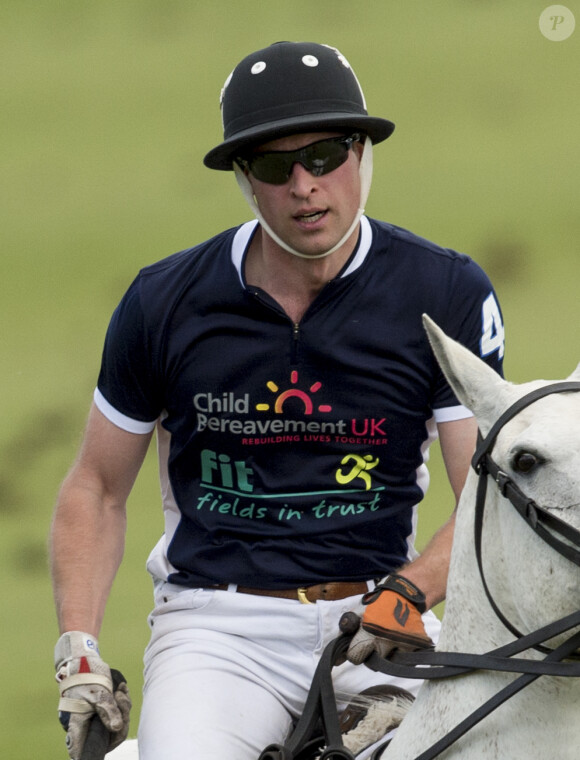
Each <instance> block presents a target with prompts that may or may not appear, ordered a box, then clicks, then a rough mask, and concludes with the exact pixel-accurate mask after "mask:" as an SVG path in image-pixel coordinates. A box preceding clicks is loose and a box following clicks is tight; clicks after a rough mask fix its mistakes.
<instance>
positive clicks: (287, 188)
mask: <svg viewBox="0 0 580 760" xmlns="http://www.w3.org/2000/svg"><path fill="white" fill-rule="evenodd" d="M340 134H341V133H338V132H323V133H320V132H314V133H303V134H297V135H291V136H289V137H281V138H279V139H277V140H272V141H270V142H267V143H264V144H263V145H260V146H259V147H258V148H256V151H255V152H256V153H263V152H265V151H289V150H298V149H300V148H304V147H306V146H307V145H310V144H311V143H314V142H318V141H320V140H325V139H327V138H329V137H337V136H339V135H340ZM362 149H363V146H362V144H361V143H359V142H356V143H354V145H353V148H352V149H351V150H349V151H348V157H347V160H346V161H345V162H344V163H343V164H342V165H341V166H339V167H338V168H336V169H334V171H331V172H330V173H328V174H324V175H322V176H321V177H315V176H314V175H313V174H311V173H310V172H309V171H308V170H307V169H306V168H305V167H304V166H302V164H299V163H295V164H294V166H293V167H292V170H291V174H290V177H289V179H288V181H287V182H285V183H284V184H281V185H273V184H269V183H267V182H261V181H260V180H258V179H256V178H255V177H254V176H253V175H252V173H251V171H250V172H249V174H248V179H249V181H250V184H251V186H252V190H253V192H254V196H255V198H256V202H257V204H258V207H259V209H260V211H261V213H262V214H263V216H264V219H265V221H266V222H267V223H268V224H269V225H270V226H271V227H272V229H273V231H274V232H275V233H276V234H277V235H279V236H280V237H281V238H282V240H284V241H285V242H286V243H287V244H288V245H290V246H292V247H293V248H295V249H296V250H298V251H300V252H301V253H305V254H312V255H315V254H319V253H322V252H324V251H327V250H329V249H330V248H332V247H333V246H334V245H335V244H336V243H337V242H338V241H339V240H340V239H341V237H342V236H343V235H344V234H345V232H346V231H347V230H348V228H349V227H350V225H351V224H352V221H353V219H354V217H355V215H356V213H357V211H358V208H359V203H360V177H359V163H360V157H361V154H362Z"/></svg>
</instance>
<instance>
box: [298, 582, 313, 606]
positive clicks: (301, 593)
mask: <svg viewBox="0 0 580 760" xmlns="http://www.w3.org/2000/svg"><path fill="white" fill-rule="evenodd" d="M307 590H308V589H307V588H306V587H305V586H300V588H297V589H296V595H297V596H298V601H299V602H300V604H312V602H311V601H310V599H309V598H308V597H307V596H306V592H307Z"/></svg>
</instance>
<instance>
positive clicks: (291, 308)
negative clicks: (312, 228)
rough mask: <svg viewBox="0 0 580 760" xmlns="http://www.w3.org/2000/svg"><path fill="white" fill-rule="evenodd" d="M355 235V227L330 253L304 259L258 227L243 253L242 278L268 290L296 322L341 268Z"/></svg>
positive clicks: (348, 254) (350, 252) (355, 237)
mask: <svg viewBox="0 0 580 760" xmlns="http://www.w3.org/2000/svg"><path fill="white" fill-rule="evenodd" d="M357 239H358V229H357V230H356V231H355V232H354V233H353V235H352V236H351V237H350V238H349V240H348V241H347V242H346V243H345V244H344V245H343V246H341V247H340V248H339V249H338V250H337V251H335V252H334V253H332V254H331V255H330V256H327V257H325V258H321V259H304V258H299V257H298V256H294V255H293V254H291V253H288V251H285V250H284V249H283V248H281V247H280V246H279V245H277V243H276V242H275V241H273V240H272V238H270V237H269V236H268V235H267V234H266V233H265V232H264V231H263V230H262V229H261V228H258V230H257V231H256V234H255V235H254V238H253V240H252V242H251V243H250V248H249V250H248V254H247V256H246V261H245V278H246V282H247V283H248V285H254V286H255V287H259V288H261V289H262V290H264V291H265V292H266V293H268V295H270V296H271V297H272V298H273V299H274V300H276V301H277V302H278V303H279V304H280V306H281V307H282V308H283V309H284V311H285V312H286V313H287V314H288V316H289V317H290V319H292V321H293V322H295V323H298V322H300V320H301V319H302V317H303V315H304V313H305V312H306V310H307V309H308V307H309V306H310V304H311V303H312V302H313V301H314V299H315V298H316V296H317V295H318V294H319V293H320V292H321V290H322V289H323V288H324V286H325V285H326V284H327V283H328V282H330V281H331V280H333V279H334V278H335V277H337V275H338V274H339V272H340V271H341V270H342V268H343V267H344V265H345V264H346V262H347V261H348V259H349V258H350V256H351V254H352V252H353V250H354V247H355V245H356V241H357Z"/></svg>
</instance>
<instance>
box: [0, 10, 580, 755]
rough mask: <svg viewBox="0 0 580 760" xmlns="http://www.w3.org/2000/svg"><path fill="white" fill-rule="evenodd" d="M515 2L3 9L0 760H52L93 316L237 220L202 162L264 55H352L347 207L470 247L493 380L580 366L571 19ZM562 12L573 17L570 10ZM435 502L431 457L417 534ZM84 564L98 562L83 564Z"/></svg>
mask: <svg viewBox="0 0 580 760" xmlns="http://www.w3.org/2000/svg"><path fill="white" fill-rule="evenodd" d="M547 5H548V3H546V2H545V0H544V2H539V3H538V2H534V1H533V0H512V1H511V2H500V1H499V0H479V1H478V0H471V1H470V2H466V1H465V0H463V1H460V0H442V2H438V3H431V2H427V1H426V0H423V1H422V2H421V1H419V2H415V3H406V2H403V1H402V0H398V1H396V0H392V1H391V0H367V2H366V3H363V4H353V3H350V2H346V1H345V0H334V1H333V2H330V1H329V0H319V2H317V3H312V2H306V0H293V2H291V3H280V2H270V3H263V2H256V1H255V0H237V1H236V2H224V1H223V0H222V1H220V0H213V2H211V3H210V2H203V3H202V2H195V1H193V0H191V1H190V2H186V1H185V0H116V2H112V1H110V0H97V2H94V3H88V2H85V0H74V1H73V0H58V1H57V0H52V1H51V2H49V1H48V0H44V1H43V0H36V2H32V0H18V2H16V0H4V3H3V5H2V9H1V11H0V19H1V23H0V49H1V51H2V66H1V68H0V83H1V92H2V101H3V104H2V115H1V122H0V123H1V129H2V133H3V134H2V140H1V144H0V162H1V163H0V166H1V171H2V182H1V183H0V193H1V208H2V217H3V218H2V225H1V233H0V234H1V236H2V257H3V261H4V265H3V276H2V280H1V282H2V284H1V288H2V297H1V299H0V309H1V310H2V311H1V324H2V357H3V361H2V396H3V399H4V402H3V404H4V405H3V424H2V426H1V428H0V450H1V454H2V456H1V458H0V468H1V469H0V568H1V572H2V576H3V578H4V581H3V584H2V585H3V605H2V607H3V611H4V624H3V627H2V628H3V633H2V643H3V645H2V654H1V657H2V661H1V668H2V673H3V676H4V687H3V688H2V690H1V693H0V716H1V717H0V721H1V724H2V731H1V732H0V748H1V749H2V755H3V756H4V757H23V758H37V757H42V758H46V759H50V758H55V760H57V759H58V758H64V757H66V752H65V750H64V745H63V739H64V734H63V732H62V730H61V729H60V728H59V726H58V725H57V722H56V703H57V689H56V686H55V684H54V683H53V682H52V679H53V668H52V649H53V645H54V642H55V640H56V638H57V629H56V623H55V619H54V613H53V611H52V598H51V591H50V584H49V580H48V572H47V563H46V536H47V533H48V528H49V524H50V518H51V512H52V508H53V504H54V500H55V497H56V493H57V491H58V487H59V483H60V481H61V480H62V478H63V476H64V474H65V472H66V470H67V469H68V467H69V465H70V463H71V461H72V459H73V457H74V455H75V452H76V450H77V446H78V443H79V440H80V436H81V432H82V429H83V425H84V420H85V417H86V413H87V410H88V405H89V403H90V397H91V393H92V390H93V387H94V384H95V381H96V375H97V372H98V367H99V359H100V351H101V346H102V340H103V337H104V332H105V330H106V326H107V323H108V319H109V316H110V313H111V311H112V310H113V308H114V307H115V305H116V303H117V301H118V300H119V298H120V297H121V295H122V293H123V292H124V290H125V288H126V287H127V285H128V284H129V282H130V281H131V280H132V278H133V276H134V275H135V273H136V271H137V270H138V269H139V268H140V267H141V266H143V265H146V264H148V263H150V262H152V261H155V260H157V259H159V258H162V257H163V256H165V255H168V254H170V253H172V252H173V251H176V250H180V249H182V248H185V247H188V246H190V245H193V244H195V243H197V242H199V241H202V240H204V239H206V238H207V237H209V236H211V235H213V234H215V233H216V232H218V231H219V230H221V229H223V228H225V227H229V226H232V225H234V224H237V223H239V222H241V221H245V220H246V219H247V218H248V215H249V212H248V210H247V208H246V206H245V203H244V201H243V199H242V198H241V196H240V195H239V191H238V190H237V187H236V185H235V182H234V181H233V179H232V177H231V175H229V174H227V173H215V172H210V171H209V170H206V169H205V168H204V167H203V166H202V164H201V161H202V157H203V155H204V154H205V152H206V151H207V150H208V149H209V148H211V147H213V145H215V144H216V143H217V142H218V141H219V140H220V138H221V131H220V130H221V123H220V117H219V110H218V98H219V92H220V89H221V87H222V84H223V82H224V80H225V77H226V75H227V74H228V73H229V71H230V70H231V69H232V68H233V66H234V65H235V64H236V63H237V62H238V60H240V58H242V57H243V56H244V55H246V54H247V53H248V52H250V51H252V50H254V49H257V48H259V47H263V46H265V45H267V44H270V43H271V42H274V41H277V40H281V39H289V40H314V41H318V42H326V43H329V44H332V45H335V46H337V47H338V48H340V50H341V51H342V52H343V53H344V54H345V55H346V57H347V58H348V59H349V60H350V62H351V63H352V65H353V67H354V69H355V71H356V72H357V75H358V77H359V79H360V80H361V83H362V84H363V88H364V90H365V94H366V97H367V102H368V106H369V111H370V112H371V113H373V114H376V115H381V116H385V117H387V118H390V119H392V120H393V121H395V122H396V124H397V129H396V131H395V134H394V136H393V137H392V138H391V140H389V141H388V142H387V143H385V144H384V145H381V146H379V147H378V148H377V149H376V150H375V180H374V185H373V190H372V192H371V198H370V200H369V203H368V205H367V212H368V213H369V214H370V215H372V216H377V217H379V218H383V219H386V220H389V221H392V222H394V223H396V224H399V225H402V226H405V227H409V228H410V229H412V230H413V231H415V232H417V233H419V234H421V235H424V236H426V237H430V238H432V239H434V240H436V241H437V242H438V243H441V244H443V245H447V246H450V247H453V248H455V249H458V250H461V251H465V252H468V253H469V254H471V255H472V256H473V257H474V258H475V259H476V260H477V261H478V262H479V263H480V264H482V265H483V267H484V268H485V269H486V270H487V271H488V273H489V274H490V276H491V277H492V279H493V281H494V284H495V286H496V289H497V291H498V293H499V296H500V300H501V303H502V307H503V310H504V315H505V320H506V327H507V341H508V349H507V356H506V374H507V376H508V377H509V378H510V379H512V380H514V381H523V380H527V379H532V378H535V377H547V378H559V377H563V376H566V375H567V374H569V373H570V372H571V371H572V369H573V368H574V366H575V364H576V363H577V362H578V360H580V346H579V341H578V328H577V320H578V276H579V274H580V267H579V264H578V252H579V245H578V239H579V236H580V218H579V213H578V191H579V188H580V180H579V172H578V166H579V163H580V162H579V159H580V145H579V141H578V117H579V115H580V113H579V92H578V72H579V64H580V50H579V46H580V29H578V30H577V31H576V32H575V33H574V34H573V35H572V36H571V37H570V38H569V39H568V40H566V41H564V42H551V41H549V40H547V39H546V38H545V37H543V36H542V34H541V33H540V30H539V27H538V19H539V16H540V14H541V12H542V11H543V10H544V8H545V7H546V6H547ZM568 7H569V8H570V9H571V10H572V11H573V12H574V13H575V15H576V18H577V19H579V20H580V4H579V3H578V2H569V3H568ZM159 501H160V499H159V494H158V486H157V482H156V464H155V461H154V452H152V453H151V454H150V455H149V456H148V459H147V462H146V466H145V468H144V470H143V473H142V475H141V477H140V479H139V482H138V484H137V486H136V488H135V491H134V493H133V495H132V497H131V500H130V506H129V537H128V544H127V551H126V558H125V563H124V565H123V568H122V570H121V572H120V574H119V577H118V581H117V583H116V584H115V587H114V590H113V595H112V598H111V602H110V605H109V609H108V613H107V617H106V621H105V625H104V629H103V632H102V635H101V648H102V652H103V655H104V657H105V658H106V659H107V660H108V661H109V662H110V663H111V664H112V665H114V666H115V667H119V668H121V669H122V670H123V671H124V673H125V675H126V676H127V677H128V680H129V683H130V684H131V686H132V693H133V697H134V702H135V710H134V714H133V715H134V718H133V731H134V730H136V726H137V721H138V715H139V707H140V687H141V655H142V650H143V648H144V646H145V644H146V641H147V628H146V624H145V616H146V614H147V612H148V610H149V607H150V586H149V582H148V579H147V576H146V575H145V572H144V563H145V559H146V557H147V554H148V552H149V549H150V548H151V546H152V544H153V543H154V541H155V540H156V539H157V538H158V536H159V533H160V531H161V530H162V520H161V510H160V507H159ZM449 510H450V496H449V492H448V489H447V488H446V486H445V484H444V475H443V471H442V466H441V462H440V460H439V458H438V456H437V453H436V452H435V453H434V455H433V486H432V490H431V492H430V493H429V495H428V498H427V499H426V501H425V502H424V506H423V507H422V510H421V518H420V519H421V541H422V542H423V541H424V540H425V538H426V537H427V536H428V535H429V534H430V533H431V532H432V531H433V530H434V529H435V527H436V526H437V525H439V524H440V523H441V522H442V521H443V520H444V519H445V518H446V516H447V515H448V513H449ZM95 561H98V558H95Z"/></svg>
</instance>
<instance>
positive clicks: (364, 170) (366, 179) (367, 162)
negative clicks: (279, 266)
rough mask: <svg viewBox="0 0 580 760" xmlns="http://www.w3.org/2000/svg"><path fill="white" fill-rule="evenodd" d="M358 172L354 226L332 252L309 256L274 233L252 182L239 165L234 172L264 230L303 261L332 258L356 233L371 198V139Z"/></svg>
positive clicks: (366, 144) (366, 139) (366, 141)
mask: <svg viewBox="0 0 580 760" xmlns="http://www.w3.org/2000/svg"><path fill="white" fill-rule="evenodd" d="M358 171H359V177H360V202H359V208H358V210H357V212H356V214H355V217H354V219H353V221H352V224H351V225H350V227H349V228H348V230H347V231H346V232H345V233H344V235H343V236H342V237H341V239H340V240H339V241H338V243H337V244H336V245H335V246H333V247H332V248H331V249H330V250H328V251H324V253H316V254H309V253H301V252H300V251H297V250H296V249H295V248H292V246H290V245H288V243H285V242H284V240H282V238H281V237H280V236H279V235H277V234H276V233H275V232H274V230H273V229H272V228H271V227H270V225H269V224H268V222H267V221H266V220H265V219H264V217H263V216H262V213H261V211H260V209H259V208H258V204H257V203H256V199H255V197H254V193H253V191H252V185H251V184H250V181H249V179H248V178H247V176H246V174H245V172H244V171H243V170H242V169H241V168H240V167H239V166H238V164H237V163H234V172H235V175H236V180H237V182H238V185H239V186H240V189H241V191H242V193H243V195H244V198H245V199H246V202H247V203H248V205H249V206H250V208H251V209H252V211H253V212H254V214H255V216H256V219H257V220H258V221H259V222H260V225H261V226H262V227H263V229H264V230H266V232H267V233H268V235H269V236H270V237H271V238H272V239H273V240H275V241H276V243H278V245H279V246H280V247H281V248H283V249H284V250H285V251H288V253H291V254H292V255H293V256H299V257H300V258H301V259H323V258H324V257H325V256H330V254H331V253H334V252H335V251H336V250H338V249H339V248H340V247H341V246H342V245H344V243H346V241H347V240H348V239H349V237H350V236H351V235H352V233H353V232H354V231H355V229H356V227H357V224H358V223H359V221H360V218H361V216H362V215H363V214H364V210H365V205H366V202H367V198H368V196H369V192H370V189H371V181H372V177H373V145H372V141H371V138H370V137H366V138H365V144H364V148H363V152H362V156H361V159H360V164H359V169H358Z"/></svg>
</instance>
